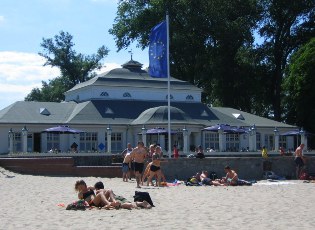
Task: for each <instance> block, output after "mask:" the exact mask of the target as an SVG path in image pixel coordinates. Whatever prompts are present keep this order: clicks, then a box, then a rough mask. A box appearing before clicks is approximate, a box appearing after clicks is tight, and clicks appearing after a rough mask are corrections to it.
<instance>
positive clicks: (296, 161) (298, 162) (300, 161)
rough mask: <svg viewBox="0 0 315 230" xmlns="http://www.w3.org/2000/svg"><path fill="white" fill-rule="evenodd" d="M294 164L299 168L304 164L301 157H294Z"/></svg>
mask: <svg viewBox="0 0 315 230" xmlns="http://www.w3.org/2000/svg"><path fill="white" fill-rule="evenodd" d="M294 162H295V164H296V166H298V167H299V168H301V167H303V166H304V162H303V159H302V157H295V159H294Z"/></svg>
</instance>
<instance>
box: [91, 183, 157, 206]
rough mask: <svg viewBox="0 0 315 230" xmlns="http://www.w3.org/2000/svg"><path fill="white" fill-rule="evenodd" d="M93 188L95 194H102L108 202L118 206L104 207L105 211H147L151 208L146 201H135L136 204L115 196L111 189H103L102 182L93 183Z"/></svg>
mask: <svg viewBox="0 0 315 230" xmlns="http://www.w3.org/2000/svg"><path fill="white" fill-rule="evenodd" d="M94 188H95V190H96V194H99V193H104V195H105V197H106V196H108V197H106V198H107V199H108V201H109V202H113V203H115V204H117V203H118V204H119V205H116V206H113V207H111V206H105V208H107V209H111V208H124V209H133V208H139V207H141V208H145V209H149V208H152V206H151V205H150V204H149V203H148V202H147V201H145V200H144V201H142V202H140V201H137V202H134V203H132V202H130V201H128V200H127V199H126V198H124V197H122V196H116V195H115V194H114V192H113V190H111V189H104V184H103V182H101V181H99V182H97V183H95V185H94Z"/></svg>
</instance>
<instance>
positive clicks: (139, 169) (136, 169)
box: [134, 162, 144, 173]
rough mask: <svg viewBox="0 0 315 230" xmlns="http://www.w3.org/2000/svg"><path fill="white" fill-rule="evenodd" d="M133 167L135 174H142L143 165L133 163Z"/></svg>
mask: <svg viewBox="0 0 315 230" xmlns="http://www.w3.org/2000/svg"><path fill="white" fill-rule="evenodd" d="M134 167H135V172H139V173H142V172H143V167H144V163H138V162H135V163H134Z"/></svg>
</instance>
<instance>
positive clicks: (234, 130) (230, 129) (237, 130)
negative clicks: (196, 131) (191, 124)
mask: <svg viewBox="0 0 315 230" xmlns="http://www.w3.org/2000/svg"><path fill="white" fill-rule="evenodd" d="M204 130H206V131H212V132H218V131H219V130H222V131H223V132H224V133H238V134H242V133H246V130H245V129H244V128H238V127H233V126H230V125H224V124H218V125H213V126H209V127H206V128H204Z"/></svg>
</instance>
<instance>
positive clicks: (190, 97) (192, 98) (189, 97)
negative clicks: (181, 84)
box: [186, 95, 194, 101]
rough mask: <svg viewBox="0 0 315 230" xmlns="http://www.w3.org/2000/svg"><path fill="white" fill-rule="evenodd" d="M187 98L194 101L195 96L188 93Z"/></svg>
mask: <svg viewBox="0 0 315 230" xmlns="http://www.w3.org/2000/svg"><path fill="white" fill-rule="evenodd" d="M186 100H187V101H193V100H194V97H193V96H192V95H187V97H186Z"/></svg>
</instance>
